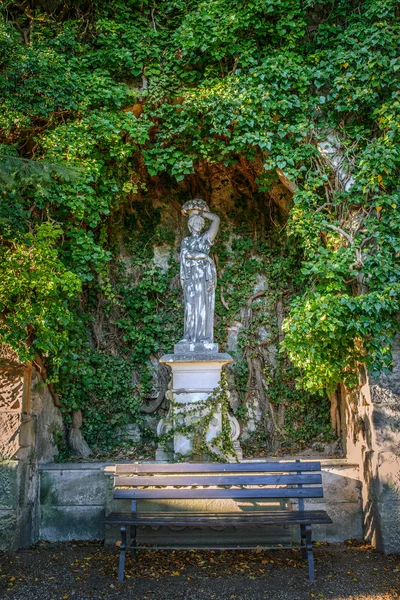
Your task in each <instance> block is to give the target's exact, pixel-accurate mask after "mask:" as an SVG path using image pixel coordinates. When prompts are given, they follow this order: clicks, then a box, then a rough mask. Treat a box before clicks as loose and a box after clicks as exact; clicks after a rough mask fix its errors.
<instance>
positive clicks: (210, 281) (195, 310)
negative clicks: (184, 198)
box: [180, 198, 220, 344]
mask: <svg viewBox="0 0 400 600" xmlns="http://www.w3.org/2000/svg"><path fill="white" fill-rule="evenodd" d="M182 213H183V214H184V215H187V216H188V217H189V220H188V227H189V231H190V233H191V236H190V237H186V238H185V239H184V240H183V242H182V246H181V282H182V287H183V291H184V297H185V329H184V338H183V340H181V342H180V343H203V344H204V343H212V342H213V327H214V306H215V286H216V284H217V272H216V269H215V264H214V261H213V260H212V258H211V257H210V256H209V252H210V248H211V246H212V244H213V242H214V240H215V238H216V235H217V233H218V228H219V222H220V220H219V217H217V215H214V214H213V213H211V212H210V211H209V208H208V206H207V204H206V203H205V201H204V200H201V199H200V198H195V199H194V200H189V202H186V203H185V204H184V205H183V207H182ZM205 219H209V220H210V221H211V226H210V228H209V229H208V230H207V231H205V232H204V233H202V230H203V227H204V224H205Z"/></svg>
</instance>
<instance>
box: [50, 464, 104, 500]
mask: <svg viewBox="0 0 400 600" xmlns="http://www.w3.org/2000/svg"><path fill="white" fill-rule="evenodd" d="M40 477H41V482H40V503H41V505H42V506H45V505H53V506H57V505H60V504H62V505H63V506H96V505H97V506H99V505H102V506H104V504H105V495H106V485H107V481H106V478H105V477H104V474H103V470H102V469H101V468H97V469H87V468H86V469H75V468H74V469H69V468H62V467H59V468H58V469H53V468H52V469H46V468H45V467H44V468H42V469H41V473H40Z"/></svg>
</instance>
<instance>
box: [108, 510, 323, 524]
mask: <svg viewBox="0 0 400 600" xmlns="http://www.w3.org/2000/svg"><path fill="white" fill-rule="evenodd" d="M106 523H107V524H109V525H118V524H120V523H126V524H128V525H138V526H139V525H148V526H174V527H185V526H189V525H196V526H199V527H203V526H210V525H211V526H226V525H232V526H249V525H253V526H261V525H303V524H307V523H310V524H324V523H325V524H329V523H332V519H331V518H330V517H329V515H328V514H327V513H326V512H325V511H324V510H309V511H289V510H285V511H274V512H267V513H265V512H264V513H263V512H261V511H260V512H259V511H254V513H252V514H249V513H245V514H241V513H226V514H215V515H207V514H198V513H196V514H181V513H179V514H171V513H167V514H165V513H164V514H157V513H142V514H140V513H139V514H137V515H136V516H134V515H133V514H132V513H112V514H110V515H108V516H107V517H106Z"/></svg>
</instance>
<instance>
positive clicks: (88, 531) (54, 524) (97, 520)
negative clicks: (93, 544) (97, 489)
mask: <svg viewBox="0 0 400 600" xmlns="http://www.w3.org/2000/svg"><path fill="white" fill-rule="evenodd" d="M103 538H104V506H46V505H45V506H42V508H41V525H40V539H42V540H47V541H49V542H63V541H69V540H102V539H103Z"/></svg>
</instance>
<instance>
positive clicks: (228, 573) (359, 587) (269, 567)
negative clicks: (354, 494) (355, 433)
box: [0, 542, 400, 600]
mask: <svg viewBox="0 0 400 600" xmlns="http://www.w3.org/2000/svg"><path fill="white" fill-rule="evenodd" d="M315 559H316V582H315V583H313V584H311V583H309V582H308V581H307V567H306V563H304V562H302V561H301V559H300V551H299V550H298V549H293V550H287V549H278V550H271V551H267V552H266V551H262V552H257V551H236V552H233V551H224V552H219V551H176V552H167V551H156V552H150V551H144V550H143V551H140V552H139V556H138V561H137V563H136V566H135V567H134V566H133V565H132V562H131V559H130V557H129V558H128V559H127V565H126V580H125V582H124V583H122V584H118V582H117V578H116V573H117V566H118V548H105V547H104V546H103V544H102V543H100V542H90V543H89V542H68V543H58V544H50V543H46V542H40V543H38V544H36V545H35V546H33V547H32V548H29V549H25V550H20V551H18V552H17V553H7V552H0V565H1V567H0V598H4V599H13V600H36V599H37V600H39V599H40V600H51V599H53V600H67V599H69V600H83V599H85V600H86V599H89V598H90V599H93V598H101V599H105V600H108V599H110V600H111V599H116V598H123V599H124V600H125V599H130V598H132V599H133V598H135V599H140V600H211V599H217V600H228V599H229V600H259V599H260V600H261V599H263V600H267V599H271V600H272V599H273V600H306V599H307V600H309V599H312V598H315V599H316V600H319V599H320V598H330V599H332V600H344V599H346V600H347V599H349V600H350V599H351V600H395V599H397V598H400V556H399V555H396V556H395V555H393V556H384V555H382V554H380V553H378V552H376V551H374V550H373V549H372V548H370V547H369V546H366V545H363V544H360V543H358V542H347V543H345V544H316V548H315Z"/></svg>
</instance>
